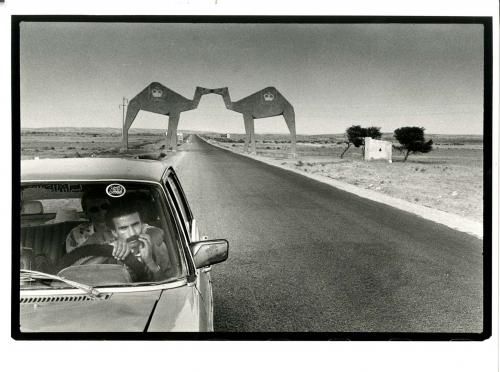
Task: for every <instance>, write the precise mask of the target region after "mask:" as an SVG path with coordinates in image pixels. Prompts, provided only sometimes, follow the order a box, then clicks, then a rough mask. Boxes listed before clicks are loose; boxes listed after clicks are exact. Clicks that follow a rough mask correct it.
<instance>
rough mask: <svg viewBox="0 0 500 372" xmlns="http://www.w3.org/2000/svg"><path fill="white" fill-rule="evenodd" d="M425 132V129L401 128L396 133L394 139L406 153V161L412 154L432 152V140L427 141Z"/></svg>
mask: <svg viewBox="0 0 500 372" xmlns="http://www.w3.org/2000/svg"><path fill="white" fill-rule="evenodd" d="M424 130H425V128H422V127H401V128H398V129H396V130H395V131H394V137H395V138H396V139H397V140H398V141H399V143H400V144H401V146H402V148H403V151H405V152H406V153H405V158H404V161H406V159H408V156H409V155H410V154H415V153H417V152H421V153H427V152H429V151H432V140H429V141H427V142H426V141H425V138H424Z"/></svg>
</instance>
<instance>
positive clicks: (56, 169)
mask: <svg viewBox="0 0 500 372" xmlns="http://www.w3.org/2000/svg"><path fill="white" fill-rule="evenodd" d="M169 166H170V165H169V162H168V161H159V160H144V159H124V158H74V159H72V158H66V159H35V160H22V161H21V181H22V182H26V181H62V180H64V181H71V180H74V181H77V180H78V181H83V180H89V181H93V180H95V181H98V180H115V179H116V180H130V181H132V180H140V181H153V182H159V181H160V179H161V177H162V175H163V173H164V172H165V170H166V169H167V168H169Z"/></svg>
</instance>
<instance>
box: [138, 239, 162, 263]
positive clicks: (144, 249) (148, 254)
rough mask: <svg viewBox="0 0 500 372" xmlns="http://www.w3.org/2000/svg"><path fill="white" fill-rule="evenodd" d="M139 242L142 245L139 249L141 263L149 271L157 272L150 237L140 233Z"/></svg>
mask: <svg viewBox="0 0 500 372" xmlns="http://www.w3.org/2000/svg"><path fill="white" fill-rule="evenodd" d="M139 241H140V242H141V243H142V244H141V245H140V248H139V253H140V254H141V258H142V261H143V262H144V263H145V264H146V266H147V267H148V268H149V269H150V270H151V271H153V272H157V271H158V270H159V267H158V265H157V264H156V262H155V261H154V260H153V244H152V243H151V237H150V236H149V235H148V234H145V233H142V234H140V235H139Z"/></svg>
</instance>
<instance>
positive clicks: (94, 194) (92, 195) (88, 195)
mask: <svg viewBox="0 0 500 372" xmlns="http://www.w3.org/2000/svg"><path fill="white" fill-rule="evenodd" d="M95 199H106V200H109V198H108V197H107V195H106V193H105V192H104V188H102V189H98V188H92V189H87V190H85V192H84V193H83V195H82V209H83V211H84V212H85V213H87V212H88V210H87V207H88V202H89V200H95Z"/></svg>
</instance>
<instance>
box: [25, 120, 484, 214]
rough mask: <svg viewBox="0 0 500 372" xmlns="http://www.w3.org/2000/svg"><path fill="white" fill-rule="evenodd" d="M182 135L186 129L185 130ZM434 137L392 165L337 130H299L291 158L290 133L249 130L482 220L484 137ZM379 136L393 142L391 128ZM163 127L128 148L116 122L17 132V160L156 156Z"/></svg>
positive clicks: (274, 145) (282, 147) (379, 185)
mask: <svg viewBox="0 0 500 372" xmlns="http://www.w3.org/2000/svg"><path fill="white" fill-rule="evenodd" d="M184 133H185V135H184V139H186V138H187V135H188V133H187V132H184ZM203 136H204V137H205V138H207V139H209V140H211V141H216V142H217V143H218V144H219V145H222V146H225V147H228V148H230V149H231V150H233V151H236V152H243V150H244V148H243V142H244V135H243V134H230V138H226V136H225V135H221V134H216V133H205V134H203ZM426 138H432V139H433V141H434V150H433V151H431V152H430V153H428V154H414V155H410V157H409V158H408V160H407V161H406V162H403V155H402V154H400V153H399V152H398V151H397V150H394V151H393V162H392V164H390V163H388V162H384V161H370V162H367V161H364V160H363V157H362V149H361V148H350V149H349V150H348V151H347V153H346V154H345V155H344V157H343V159H341V158H340V154H341V153H342V151H343V150H344V148H345V144H344V143H343V135H342V134H326V135H311V136H305V135H298V136H297V155H298V156H297V158H295V159H293V158H292V157H291V156H290V138H289V136H288V135H284V134H258V135H256V144H257V154H258V155H260V156H265V157H269V158H272V159H277V160H279V161H280V162H281V164H282V165H286V166H287V167H290V168H295V169H299V170H301V171H303V172H309V173H318V174H321V175H323V176H326V177H330V178H332V179H336V180H338V181H342V182H346V183H349V184H353V185H356V186H359V187H363V188H366V189H372V190H375V191H377V192H380V193H384V194H387V195H390V196H393V197H396V198H400V199H404V200H407V201H410V202H412V203H416V204H420V205H425V206H428V207H431V208H435V209H439V210H443V211H446V212H450V213H454V214H457V215H460V216H463V217H466V218H469V219H471V220H473V221H478V222H482V221H483V137H482V136H450V135H426ZM382 139H384V140H390V141H392V142H393V143H394V144H397V143H396V141H395V140H394V139H393V138H392V136H391V135H390V134H385V135H384V136H383V138H382ZM165 140H166V137H165V129H137V128H131V129H130V131H129V150H127V151H122V150H120V147H121V130H120V129H117V128H43V129H39V128H37V129H33V128H32V129H28V128H26V129H22V130H21V159H33V158H35V157H39V158H67V157H90V156H97V157H113V156H123V157H146V158H148V157H149V158H163V157H165V156H168V153H167V152H166V151H165Z"/></svg>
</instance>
